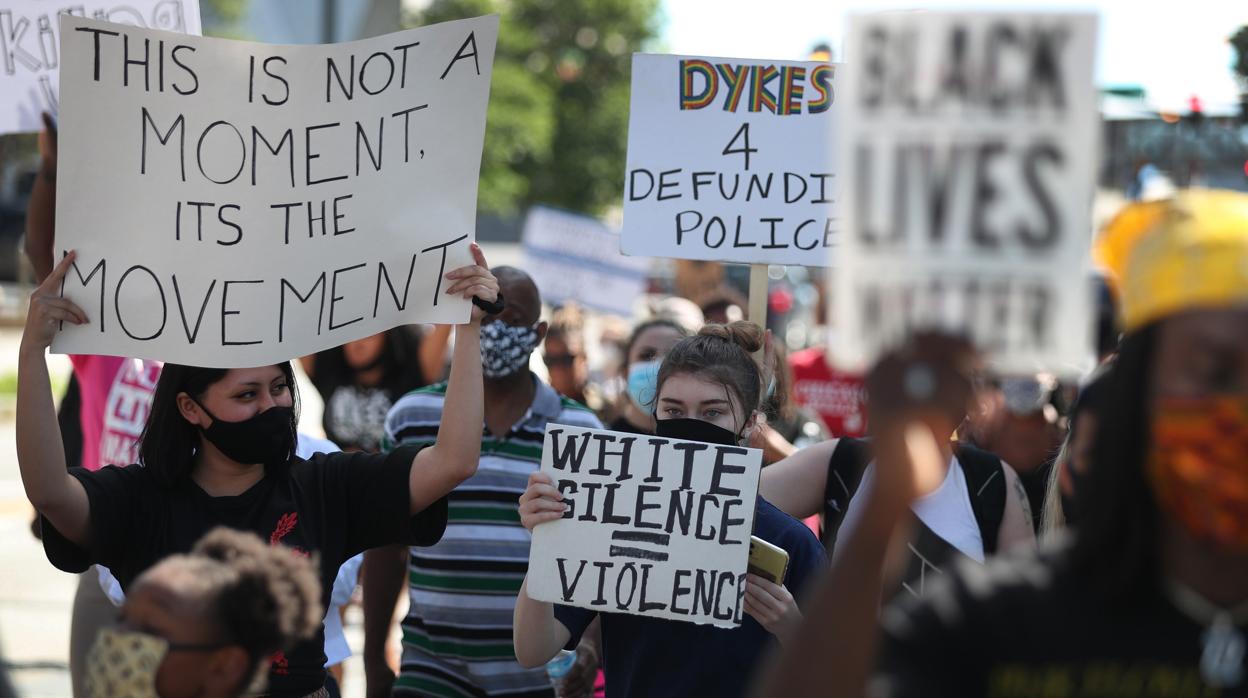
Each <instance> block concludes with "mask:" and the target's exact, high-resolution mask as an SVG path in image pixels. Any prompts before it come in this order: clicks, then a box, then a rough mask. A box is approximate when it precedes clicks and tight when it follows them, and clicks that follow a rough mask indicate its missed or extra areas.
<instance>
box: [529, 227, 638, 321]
mask: <svg viewBox="0 0 1248 698" xmlns="http://www.w3.org/2000/svg"><path fill="white" fill-rule="evenodd" d="M523 246H524V269H525V271H527V272H528V273H529V276H532V277H533V282H534V283H536V284H537V288H538V290H539V291H541V294H542V301H544V302H546V303H549V304H551V305H559V304H561V303H566V302H568V301H576V302H577V303H579V304H581V305H583V306H585V307H587V308H591V309H593V310H597V311H599V312H603V313H610V314H612V315H618V316H620V317H625V318H627V317H631V316H632V314H633V303H634V302H635V301H636V300H637V298H638V297H640V296H641V294H642V293H644V292H645V289H646V274H647V272H648V271H649V269H650V260H649V259H646V258H644V257H627V256H625V255H622V254H620V234H619V231H616V230H612V229H611V228H609V227H607V225H606V224H604V223H603V222H601V221H599V220H597V219H595V218H590V217H589V216H583V215H580V214H576V213H569V212H567V211H560V210H557V209H553V208H547V207H545V206H534V207H533V208H530V209H529V214H528V216H526V217H525V219H524V237H523Z"/></svg>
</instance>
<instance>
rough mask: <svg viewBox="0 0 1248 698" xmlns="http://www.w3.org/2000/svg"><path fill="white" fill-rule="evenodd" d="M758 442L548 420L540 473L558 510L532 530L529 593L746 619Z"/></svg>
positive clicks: (680, 615)
mask: <svg viewBox="0 0 1248 698" xmlns="http://www.w3.org/2000/svg"><path fill="white" fill-rule="evenodd" d="M762 464H763V455H762V451H759V450H757V449H751V448H741V447H738V446H720V445H717V444H707V443H699V442H696V441H681V440H676V439H665V438H660V437H657V436H644V435H638V434H625V433H621V432H612V431H603V430H597V429H583V428H580V427H571V426H564V425H561V424H551V425H549V426H547V427H546V438H545V442H544V444H543V448H542V472H544V473H546V474H547V475H550V477H551V479H552V480H553V481H554V482H555V485H556V486H557V487H558V488H559V491H560V492H562V493H563V496H564V500H563V501H564V503H565V504H567V505H568V511H567V512H565V513H564V516H563V518H562V519H559V520H557V521H552V522H548V523H544V524H541V525H540V526H538V527H537V528H535V529H534V530H533V546H532V548H531V549H530V553H529V576H528V592H529V596H530V597H532V598H534V599H536V600H538V601H550V602H552V603H558V604H564V605H569V606H579V607H581V608H588V609H590V610H594V611H603V612H609V613H631V614H635V615H643V616H651V617H654V618H666V619H668V620H681V621H688V622H692V623H699V624H703V625H706V624H709V625H716V626H719V627H724V628H733V627H736V626H738V625H740V624H741V615H742V613H743V612H744V611H743V602H742V599H743V598H744V595H745V574H746V562H747V559H748V557H749V547H750V533H751V532H752V531H753V529H754V504H755V500H756V499H757V497H758V476H759V473H760V472H761V471H762Z"/></svg>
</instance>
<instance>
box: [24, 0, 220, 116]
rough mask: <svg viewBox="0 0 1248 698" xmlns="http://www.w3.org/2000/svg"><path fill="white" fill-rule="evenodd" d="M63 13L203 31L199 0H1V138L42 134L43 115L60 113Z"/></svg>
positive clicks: (152, 26)
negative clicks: (6, 135)
mask: <svg viewBox="0 0 1248 698" xmlns="http://www.w3.org/2000/svg"><path fill="white" fill-rule="evenodd" d="M61 14H72V15H77V16H79V17H92V18H94V19H102V20H106V21H109V22H116V23H119V24H130V25H133V26H136V27H146V28H149V29H164V30H166V31H172V32H182V33H185V34H196V35H198V34H199V32H200V26H199V0H0V134H3V133H20V132H23V131H38V130H40V129H41V128H43V123H42V122H41V121H40V119H39V114H40V113H41V112H45V111H46V112H49V113H51V114H52V115H53V116H56V114H57V112H58V111H59V98H58V97H57V94H58V89H59V87H58V86H59V83H60V60H61V59H60V45H61V37H60V25H59V23H58V15H61Z"/></svg>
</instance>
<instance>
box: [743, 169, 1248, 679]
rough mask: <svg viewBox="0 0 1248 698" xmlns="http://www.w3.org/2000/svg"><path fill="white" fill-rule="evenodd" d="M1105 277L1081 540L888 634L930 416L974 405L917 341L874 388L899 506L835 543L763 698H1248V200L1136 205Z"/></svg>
mask: <svg viewBox="0 0 1248 698" xmlns="http://www.w3.org/2000/svg"><path fill="white" fill-rule="evenodd" d="M1094 257H1095V258H1096V260H1097V261H1098V262H1099V263H1100V264H1101V266H1102V267H1103V268H1104V269H1105V271H1106V272H1107V274H1108V276H1109V278H1110V280H1111V284H1112V286H1113V288H1114V293H1115V295H1116V300H1117V302H1118V307H1119V309H1120V321H1121V327H1122V328H1123V331H1124V335H1123V339H1122V342H1121V345H1120V347H1119V352H1118V358H1117V359H1116V361H1115V362H1114V364H1113V365H1112V367H1111V368H1110V369H1109V371H1108V373H1107V374H1106V375H1105V376H1104V381H1105V382H1104V386H1103V387H1104V388H1105V392H1104V395H1103V400H1101V401H1100V407H1099V409H1098V422H1097V428H1096V430H1095V434H1094V436H1093V438H1094V444H1093V446H1092V449H1091V451H1090V458H1089V459H1088V467H1087V472H1085V473H1084V474H1083V476H1082V478H1081V479H1082V483H1081V486H1080V489H1079V491H1077V492H1076V495H1077V497H1076V506H1077V508H1078V510H1079V516H1078V522H1077V524H1076V526H1075V527H1074V528H1073V529H1070V530H1069V531H1068V535H1066V536H1064V537H1062V538H1059V539H1058V540H1057V541H1055V543H1054V544H1052V545H1050V546H1047V547H1046V548H1044V549H1043V550H1042V551H1041V552H1040V553H1039V554H1038V555H1035V556H1021V557H1015V558H1014V559H1009V558H1005V559H1001V558H999V559H998V560H997V561H996V562H994V563H992V564H989V565H987V566H984V567H972V566H968V567H965V568H963V569H960V570H958V571H957V572H955V573H954V574H949V575H946V576H944V577H943V578H942V579H941V580H939V581H938V582H936V583H935V585H934V586H935V588H933V585H932V584H930V583H929V587H928V589H929V593H928V594H927V595H926V596H925V597H924V598H923V599H902V600H901V601H900V602H896V603H893V604H891V605H890V606H889V607H888V608H886V609H885V611H884V613H883V614H882V616H881V617H880V620H879V622H878V624H877V622H876V616H875V614H874V613H873V612H872V610H871V609H872V606H873V600H874V599H875V598H878V593H879V588H880V580H881V579H882V575H883V573H882V572H880V571H879V570H880V568H882V566H883V563H884V559H885V553H884V550H886V549H887V547H888V544H889V541H890V540H891V539H892V538H893V533H894V531H895V530H897V528H898V521H899V517H900V515H901V514H900V513H901V512H904V511H905V509H906V506H907V505H908V504H909V502H910V500H911V499H913V498H914V497H916V496H919V495H921V494H922V492H923V489H922V487H921V483H922V482H923V473H924V468H925V465H924V464H925V463H926V462H927V460H930V457H927V456H925V455H924V454H925V453H926V452H927V451H930V450H931V449H930V443H928V442H930V441H931V440H932V437H931V435H930V434H927V435H926V436H925V435H924V434H923V433H922V432H921V429H920V428H919V425H920V424H921V422H920V421H919V420H920V419H921V418H922V415H923V414H924V412H923V409H924V406H925V405H927V404H929V403H931V401H932V400H933V399H937V398H940V399H943V397H944V396H946V395H967V394H969V374H970V372H971V368H970V367H972V366H973V362H971V361H970V360H968V359H967V356H969V354H968V353H965V352H963V353H959V352H957V351H955V350H951V349H950V343H949V340H948V339H947V338H946V339H942V338H932V337H925V338H917V339H916V340H915V341H914V342H912V344H911V345H910V346H908V347H906V348H905V349H904V350H902V351H900V352H898V353H896V354H894V355H892V356H890V357H886V358H885V359H883V360H881V362H880V364H878V365H877V367H876V369H875V370H874V371H873V373H872V377H871V378H870V379H869V383H868V385H869V387H870V386H874V387H873V389H872V390H871V402H872V407H873V412H872V415H871V423H872V427H873V430H874V431H875V433H876V444H875V448H876V454H877V461H876V462H877V471H878V472H883V471H885V470H886V469H891V470H892V471H893V472H892V474H891V475H890V476H889V478H890V481H891V482H892V484H893V485H894V486H893V487H892V488H877V489H876V491H875V492H874V493H873V496H872V501H871V502H870V503H869V504H868V513H867V514H866V515H865V516H864V519H866V520H868V521H869V522H870V524H869V525H866V526H862V527H859V528H858V529H857V530H856V531H855V533H854V535H853V536H851V537H849V539H848V540H844V541H841V542H839V543H838V546H840V548H841V550H842V551H846V555H844V556H843V557H844V559H842V560H840V561H838V563H837V564H834V567H833V570H832V573H831V574H830V575H829V579H828V581H827V583H826V584H825V585H824V588H823V589H821V590H820V591H818V592H816V593H817V596H816V597H815V598H813V599H812V600H811V601H809V602H808V607H809V609H810V610H809V612H808V614H807V616H806V618H807V623H806V625H805V626H804V627H803V628H802V629H801V630H800V631H799V633H798V636H797V637H795V638H794V640H793V642H792V643H791V645H792V646H794V647H797V648H799V649H798V650H797V651H794V652H790V653H789V655H788V656H786V657H784V659H783V661H782V662H781V663H780V665H779V666H778V667H777V670H776V671H775V672H774V680H773V681H771V682H769V684H768V688H767V690H766V691H765V692H764V695H768V696H781V695H783V696H815V695H819V696H826V695H831V696H861V695H864V694H866V693H867V688H868V685H869V686H870V689H871V695H882V696H923V697H925V698H927V697H931V696H937V697H940V696H957V697H959V698H962V697H967V696H992V697H995V698H1008V697H1017V698H1021V697H1023V696H1055V697H1057V696H1220V697H1225V698H1234V697H1244V696H1248V664H1246V661H1248V660H1246V656H1248V194H1243V193H1237V192H1229V191H1214V190H1186V191H1180V192H1177V193H1176V194H1175V195H1174V196H1173V197H1172V198H1171V199H1168V200H1164V201H1151V202H1146V203H1139V204H1132V205H1130V206H1129V207H1127V208H1126V209H1124V210H1123V211H1122V212H1121V214H1120V215H1119V216H1118V217H1117V218H1115V219H1114V220H1113V221H1112V222H1111V223H1110V224H1109V225H1108V226H1107V227H1106V229H1105V230H1104V231H1103V232H1102V234H1101V235H1100V236H1099V238H1098V240H1097V241H1096V244H1095V246H1094ZM916 369H925V370H926V375H929V376H935V377H936V378H937V381H936V383H937V384H936V385H934V386H931V389H929V390H927V391H926V394H927V395H928V397H927V398H926V402H925V401H924V400H920V399H918V397H917V396H915V395H913V391H909V389H908V384H909V383H911V382H912V381H910V380H909V377H910V376H911V374H914V373H915V371H916ZM890 386H891V390H890ZM916 434H917V436H916ZM925 444H926V445H927V447H926V448H925ZM842 562H844V563H847V564H844V565H842V564H841V563H842ZM851 563H852V564H851ZM864 580H865V581H864ZM864 609H865V610H864ZM881 631H882V632H881ZM877 641H880V642H879V645H878V646H879V650H878V653H877V652H873V649H872V648H874V647H876V646H877V644H876V643H877ZM873 673H874V677H873V678H872V674H873Z"/></svg>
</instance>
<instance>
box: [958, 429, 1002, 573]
mask: <svg viewBox="0 0 1248 698" xmlns="http://www.w3.org/2000/svg"><path fill="white" fill-rule="evenodd" d="M957 456H958V463H959V464H961V466H962V472H963V473H964V474H965V475H966V488H967V490H968V491H969V494H970V496H971V511H973V512H974V513H975V522H976V523H977V524H979V535H980V537H981V538H983V541H984V555H985V556H988V555H993V554H995V553H996V552H997V534H998V533H999V532H1000V531H1001V521H1002V520H1004V519H1005V498H1006V494H1007V493H1006V487H1005V468H1004V466H1003V465H1002V464H1001V459H1000V458H998V457H997V456H995V455H994V454H992V453H989V452H987V451H984V450H982V449H979V448H976V447H974V446H971V445H970V444H965V443H959V444H958V445H957Z"/></svg>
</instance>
